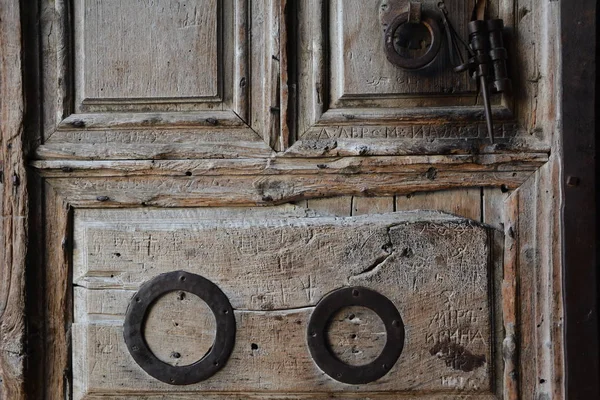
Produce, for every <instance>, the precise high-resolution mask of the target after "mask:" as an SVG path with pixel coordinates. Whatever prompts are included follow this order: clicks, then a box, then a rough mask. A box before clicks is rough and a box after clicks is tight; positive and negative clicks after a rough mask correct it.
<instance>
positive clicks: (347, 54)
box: [328, 0, 476, 104]
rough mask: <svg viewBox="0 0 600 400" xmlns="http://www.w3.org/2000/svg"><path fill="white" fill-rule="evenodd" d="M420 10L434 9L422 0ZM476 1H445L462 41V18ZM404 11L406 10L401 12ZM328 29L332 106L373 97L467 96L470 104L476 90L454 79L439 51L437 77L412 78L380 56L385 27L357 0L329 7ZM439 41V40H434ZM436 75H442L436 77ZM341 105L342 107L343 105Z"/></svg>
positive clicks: (466, 78) (372, 10)
mask: <svg viewBox="0 0 600 400" xmlns="http://www.w3.org/2000/svg"><path fill="white" fill-rule="evenodd" d="M422 3H423V5H424V7H425V8H427V7H432V8H434V7H435V6H436V5H437V2H436V1H423V2H422ZM474 3H475V1H474V0H469V1H461V2H448V3H447V9H448V13H449V15H450V18H452V20H453V22H454V24H455V28H456V29H457V31H458V32H459V33H460V35H461V37H467V22H468V21H469V19H468V18H466V16H467V15H468V14H469V13H470V11H471V10H472V9H473V5H474ZM404 11H406V10H404ZM328 26H329V29H330V32H331V33H330V34H331V42H332V43H331V46H332V50H331V51H332V53H337V54H336V55H335V57H334V59H333V65H332V66H331V68H332V70H334V71H336V72H337V73H335V74H332V76H331V79H332V81H333V82H332V83H331V86H332V88H339V89H337V90H335V91H334V94H333V96H332V97H333V98H332V102H338V100H339V99H340V98H342V99H343V98H345V97H353V96H359V97H362V98H364V97H369V98H377V97H380V96H382V95H387V96H388V97H395V98H398V97H402V96H403V95H404V96H406V95H411V94H412V95H424V94H430V95H442V94H452V97H455V98H456V97H459V95H460V94H465V93H469V92H471V98H472V100H471V102H472V103H474V102H475V100H474V92H475V91H476V85H475V84H474V82H473V81H472V80H471V79H470V78H469V76H468V74H456V73H455V72H454V71H453V70H452V67H451V65H450V64H449V60H448V57H447V52H446V51H444V50H445V49H442V52H441V54H440V57H439V58H438V59H437V60H436V64H435V71H436V73H430V74H429V75H427V74H426V73H424V74H420V75H419V74H415V73H414V72H413V71H405V70H402V69H400V68H398V67H396V66H395V65H393V64H392V63H390V62H389V61H388V60H387V58H386V56H385V52H384V51H383V48H384V41H383V31H384V29H385V27H384V26H382V24H381V23H380V8H379V7H375V6H374V5H373V4H370V3H366V2H363V1H361V0H350V1H348V0H337V1H333V2H331V3H330V19H329V24H328ZM438 39H439V38H438ZM439 71H442V72H441V73H439ZM424 78H425V79H424ZM342 104H343V103H342Z"/></svg>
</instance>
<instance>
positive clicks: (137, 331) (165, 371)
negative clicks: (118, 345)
mask: <svg viewBox="0 0 600 400" xmlns="http://www.w3.org/2000/svg"><path fill="white" fill-rule="evenodd" d="M173 291H185V292H189V293H192V294H195V295H196V296H198V297H199V298H201V299H202V300H204V302H206V304H207V305H208V307H210V309H211V310H212V312H213V314H214V315H215V319H216V322H217V326H216V335H215V341H214V343H213V345H212V347H211V349H210V350H209V352H208V353H207V354H206V355H205V356H204V357H203V358H202V359H200V360H198V361H196V362H195V363H193V364H190V365H186V366H173V365H169V364H167V363H165V362H163V361H161V360H159V359H158V358H157V357H156V356H155V355H154V354H153V353H152V351H151V350H150V348H149V347H148V344H147V343H146V340H145V339H144V332H143V328H142V327H143V326H144V320H145V319H146V316H147V313H148V309H149V307H150V306H151V305H152V304H153V303H154V302H155V301H156V300H158V299H159V298H160V297H161V296H163V295H165V294H166V293H169V292H173ZM235 330H236V327H235V317H234V315H233V308H232V307H231V304H230V303H229V299H227V296H225V294H224V293H223V292H222V291H221V289H219V287H218V286H217V285H215V284H214V283H212V282H211V281H209V280H208V279H206V278H203V277H202V276H199V275H195V274H191V273H189V272H185V271H175V272H169V273H166V274H161V275H158V276H157V277H155V278H153V279H152V280H150V281H148V282H146V283H144V284H143V285H142V286H141V288H140V290H139V291H138V292H137V293H136V294H135V296H133V298H132V300H131V303H129V307H128V308H127V315H126V316H125V323H124V325H123V336H124V339H125V343H126V344H127V348H128V349H129V353H131V356H132V357H133V359H134V360H135V362H136V363H137V364H138V365H139V366H140V367H142V369H143V370H144V371H146V372H147V373H148V374H149V375H151V376H152V377H154V378H156V379H158V380H160V381H162V382H165V383H169V384H171V385H189V384H193V383H197V382H200V381H203V380H205V379H208V378H210V377H211V376H213V375H214V374H215V373H217V371H219V370H220V369H221V368H223V366H224V365H225V363H226V362H227V360H228V359H229V356H230V355H231V351H232V350H233V345H234V343H235Z"/></svg>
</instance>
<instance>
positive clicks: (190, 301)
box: [105, 291, 217, 366]
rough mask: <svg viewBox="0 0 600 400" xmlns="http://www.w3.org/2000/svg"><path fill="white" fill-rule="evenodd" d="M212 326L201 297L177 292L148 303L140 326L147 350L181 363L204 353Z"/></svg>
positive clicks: (210, 343) (210, 342)
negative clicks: (148, 306)
mask: <svg viewBox="0 0 600 400" xmlns="http://www.w3.org/2000/svg"><path fill="white" fill-rule="evenodd" d="M105 301H106V303H109V302H110V300H105ZM216 326H217V322H216V320H215V317H214V315H213V313H212V311H211V310H210V308H209V307H208V305H207V304H206V303H205V302H204V301H203V300H202V299H200V298H199V297H198V296H196V295H195V294H192V293H189V292H184V291H179V292H170V293H167V294H166V295H164V296H162V297H161V298H160V299H158V300H157V301H156V302H155V303H154V304H153V305H151V306H150V308H149V310H148V314H147V316H146V319H145V323H144V327H143V328H142V329H143V332H144V339H145V340H146V343H147V344H148V347H149V348H150V351H151V352H152V353H153V354H154V355H155V356H156V357H157V358H158V359H159V360H161V361H163V362H165V363H167V364H170V365H173V366H184V365H190V364H193V363H195V362H196V361H198V360H200V359H202V357H204V355H205V354H206V353H208V351H209V350H210V348H211V347H212V346H213V342H214V340H215V332H216Z"/></svg>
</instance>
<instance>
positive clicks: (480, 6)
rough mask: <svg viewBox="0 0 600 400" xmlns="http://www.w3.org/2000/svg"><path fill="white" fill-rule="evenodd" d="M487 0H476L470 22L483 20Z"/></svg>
mask: <svg viewBox="0 0 600 400" xmlns="http://www.w3.org/2000/svg"><path fill="white" fill-rule="evenodd" d="M487 6H488V2H487V0H477V2H476V3H475V7H473V13H472V14H471V21H477V20H484V19H486V14H487Z"/></svg>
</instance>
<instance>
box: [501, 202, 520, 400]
mask: <svg viewBox="0 0 600 400" xmlns="http://www.w3.org/2000/svg"><path fill="white" fill-rule="evenodd" d="M505 212H506V219H505V234H504V237H505V245H504V249H505V251H504V271H503V272H504V273H503V280H502V316H503V319H504V321H503V325H504V342H503V344H502V347H503V348H502V354H503V358H504V374H503V386H504V398H505V399H506V400H517V399H519V398H520V396H519V379H518V377H519V371H518V369H519V344H520V343H519V342H518V331H517V328H518V325H519V319H518V318H519V315H518V310H517V304H518V303H519V299H518V297H517V296H518V290H519V286H518V285H519V270H518V268H519V236H518V235H519V232H518V226H519V195H518V193H515V194H513V195H512V196H511V197H509V198H508V199H507V205H506V210H505Z"/></svg>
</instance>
